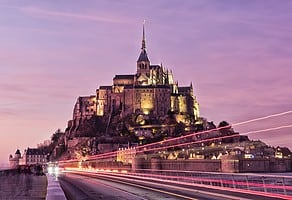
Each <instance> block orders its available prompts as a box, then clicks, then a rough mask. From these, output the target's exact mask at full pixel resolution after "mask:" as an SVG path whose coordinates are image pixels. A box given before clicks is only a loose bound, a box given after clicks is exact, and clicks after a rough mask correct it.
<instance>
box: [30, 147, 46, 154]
mask: <svg viewBox="0 0 292 200" xmlns="http://www.w3.org/2000/svg"><path fill="white" fill-rule="evenodd" d="M26 155H46V152H45V151H43V150H42V149H30V148H27V150H26Z"/></svg>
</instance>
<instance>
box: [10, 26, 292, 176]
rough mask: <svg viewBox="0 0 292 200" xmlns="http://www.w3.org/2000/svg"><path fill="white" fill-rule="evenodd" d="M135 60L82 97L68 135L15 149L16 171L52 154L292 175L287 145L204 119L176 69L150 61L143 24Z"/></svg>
mask: <svg viewBox="0 0 292 200" xmlns="http://www.w3.org/2000/svg"><path fill="white" fill-rule="evenodd" d="M134 63H135V62H133V69H135V68H136V71H135V73H134V74H123V75H115V76H114V77H113V82H112V83H111V84H110V85H102V86H99V87H98V88H97V89H96V91H95V93H94V94H91V95H89V96H80V97H78V98H77V102H76V103H75V106H74V108H73V117H72V119H71V120H69V121H68V125H67V127H66V129H65V131H64V132H62V131H61V130H57V131H56V132H55V133H54V134H53V135H52V138H51V141H49V142H46V143H43V144H40V145H39V148H38V149H31V148H28V149H27V150H25V151H24V155H23V156H21V153H20V152H19V150H17V151H16V154H15V156H14V157H13V156H12V155H11V156H10V158H9V160H10V164H11V166H17V165H21V164H34V163H40V162H46V161H47V160H46V157H47V156H48V155H49V160H51V161H56V160H58V161H59V164H60V165H63V167H68V166H69V167H82V166H83V167H84V166H86V167H88V166H89V167H98V166H103V167H104V165H106V166H112V167H114V168H120V167H123V168H131V169H132V170H137V169H148V168H152V167H154V168H155V169H166V170H178V168H177V167H178V166H181V167H180V168H182V169H185V170H197V171H223V172H280V171H281V172H282V171H291V169H292V166H291V152H290V150H289V149H288V148H286V147H271V146H268V145H266V144H265V143H263V142H262V141H260V140H257V141H251V140H250V139H249V138H248V136H247V135H241V134H240V133H239V132H236V131H235V130H234V129H233V128H232V126H231V125H230V124H229V123H228V122H227V121H224V120H223V121H221V122H220V123H219V124H218V125H217V126H216V125H215V124H214V123H213V122H212V121H208V120H207V119H206V118H203V117H201V116H200V114H199V113H200V112H199V103H198V100H197V97H196V95H195V90H194V88H193V84H192V82H191V81H190V84H189V85H188V86H180V85H179V84H178V81H177V80H176V79H175V78H174V77H175V76H174V74H173V72H172V70H171V69H168V68H167V67H166V66H164V65H162V64H151V62H150V59H149V57H148V53H147V51H146V34H145V27H144V25H143V29H142V43H141V50H140V53H139V54H138V58H137V61H136V63H135V64H134ZM104 159H105V160H104ZM153 159H154V160H153Z"/></svg>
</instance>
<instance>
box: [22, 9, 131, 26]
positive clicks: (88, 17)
mask: <svg viewBox="0 0 292 200" xmlns="http://www.w3.org/2000/svg"><path fill="white" fill-rule="evenodd" d="M19 9H20V10H21V11H23V12H25V13H28V14H32V15H37V16H38V17H40V16H51V17H56V18H58V20H60V17H63V18H69V19H70V18H71V19H77V20H85V21H93V22H108V23H126V22H127V19H125V18H124V19H123V18H122V17H120V16H119V17H118V16H114V15H111V14H99V15H97V14H83V13H69V12H61V11H54V10H46V9H42V8H39V7H32V6H29V7H19Z"/></svg>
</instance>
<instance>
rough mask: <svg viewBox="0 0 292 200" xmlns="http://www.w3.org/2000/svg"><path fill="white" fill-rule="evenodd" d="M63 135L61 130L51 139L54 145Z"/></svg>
mask: <svg viewBox="0 0 292 200" xmlns="http://www.w3.org/2000/svg"><path fill="white" fill-rule="evenodd" d="M62 134H63V133H62V132H61V129H58V130H56V132H55V133H54V134H53V135H52V137H51V141H52V143H55V142H58V140H59V138H60V137H61V135H62Z"/></svg>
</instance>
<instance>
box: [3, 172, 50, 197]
mask: <svg viewBox="0 0 292 200" xmlns="http://www.w3.org/2000/svg"><path fill="white" fill-rule="evenodd" d="M47 184H48V183H47V177H46V176H36V175H34V174H26V173H5V174H3V173H2V174H1V175H0V199H5V200H6V199H19V200H20V199H21V200H28V199H30V200H34V199H35V200H36V199H46V193H47Z"/></svg>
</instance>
